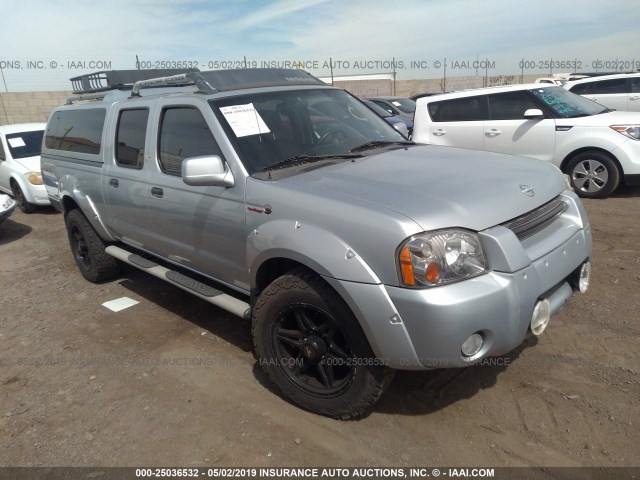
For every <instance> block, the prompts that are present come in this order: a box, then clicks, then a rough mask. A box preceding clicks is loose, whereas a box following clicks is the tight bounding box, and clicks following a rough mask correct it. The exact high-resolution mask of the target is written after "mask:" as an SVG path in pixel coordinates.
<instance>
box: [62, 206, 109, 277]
mask: <svg viewBox="0 0 640 480" xmlns="http://www.w3.org/2000/svg"><path fill="white" fill-rule="evenodd" d="M65 223H66V225H67V234H68V235H69V244H70V245H71V253H72V254H73V258H74V260H75V261H76V264H77V265H78V268H79V269H80V273H82V276H83V277H84V278H86V279H87V280H89V281H90V282H94V283H97V282H101V281H103V280H108V279H110V278H113V277H115V276H116V275H118V274H119V273H120V271H121V269H122V264H121V263H120V262H119V261H118V260H116V259H115V258H114V257H112V256H111V255H108V254H107V253H106V252H105V248H106V247H107V245H108V244H107V243H106V242H105V241H104V240H102V238H100V236H99V235H98V234H97V232H96V231H95V230H94V229H93V227H92V226H91V224H90V223H89V221H88V220H87V219H86V217H85V216H84V215H83V214H82V212H81V211H80V210H78V209H74V210H71V211H70V212H69V213H67V215H66V216H65Z"/></svg>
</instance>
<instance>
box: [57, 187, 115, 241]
mask: <svg viewBox="0 0 640 480" xmlns="http://www.w3.org/2000/svg"><path fill="white" fill-rule="evenodd" d="M58 192H59V198H60V203H61V205H62V206H63V208H64V213H65V215H66V213H67V208H66V207H65V206H64V205H65V203H66V199H67V198H69V199H71V200H72V201H73V202H74V203H75V204H77V205H78V207H80V210H81V211H82V213H83V214H84V216H85V217H86V218H87V220H88V221H89V223H90V224H91V226H92V227H93V228H94V230H95V231H96V232H97V233H98V235H99V236H100V237H101V238H102V239H103V240H106V241H108V242H115V241H116V238H114V237H113V236H112V235H111V233H109V230H108V229H107V227H106V226H105V225H104V223H103V222H102V218H101V217H100V214H99V213H98V209H97V208H96V206H95V203H94V202H93V200H91V198H90V197H89V196H88V195H86V194H85V193H84V192H83V191H82V189H81V188H80V186H79V185H78V181H77V178H75V177H74V176H72V175H64V176H62V177H60V178H59V179H58Z"/></svg>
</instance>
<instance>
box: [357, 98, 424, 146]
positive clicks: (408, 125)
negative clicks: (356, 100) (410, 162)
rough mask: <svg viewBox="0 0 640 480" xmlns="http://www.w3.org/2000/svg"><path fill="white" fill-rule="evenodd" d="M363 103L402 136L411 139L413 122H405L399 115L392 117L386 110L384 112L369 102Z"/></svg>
mask: <svg viewBox="0 0 640 480" xmlns="http://www.w3.org/2000/svg"><path fill="white" fill-rule="evenodd" d="M363 102H364V104H365V105H366V106H367V107H369V108H371V110H373V111H374V112H376V113H377V114H378V115H380V116H381V117H382V118H384V120H385V121H386V122H387V123H388V124H389V125H391V126H392V127H394V128H395V129H396V130H398V131H399V132H400V133H401V134H402V135H404V136H405V137H406V138H411V132H412V131H413V122H412V121H411V120H407V119H406V118H403V117H401V116H400V115H393V114H392V113H389V111H388V110H385V109H384V108H382V107H381V106H379V105H377V104H376V103H374V102H372V101H371V100H363Z"/></svg>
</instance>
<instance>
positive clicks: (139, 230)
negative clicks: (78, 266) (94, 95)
mask: <svg viewBox="0 0 640 480" xmlns="http://www.w3.org/2000/svg"><path fill="white" fill-rule="evenodd" d="M150 112H151V109H150V107H149V106H147V105H144V104H142V105H141V104H139V105H137V106H136V105H135V104H131V103H128V104H127V105H126V107H122V106H118V107H115V108H114V110H113V111H112V112H111V115H112V117H111V119H110V121H109V124H110V125H111V126H112V127H111V130H110V131H109V133H108V135H109V138H110V139H111V141H109V142H108V145H109V147H108V149H107V150H106V152H105V167H106V170H105V175H103V177H102V182H103V186H102V188H103V191H104V192H105V199H106V201H107V204H108V208H107V209H106V211H107V216H108V221H107V224H108V225H109V226H110V228H111V229H112V230H114V231H115V232H114V233H115V234H116V235H117V236H118V237H120V238H121V239H122V241H123V242H125V243H128V244H131V245H134V246H136V247H139V248H144V249H147V250H152V248H151V244H152V243H153V237H154V235H153V232H152V230H151V226H152V222H151V221H150V219H149V215H148V212H147V199H146V191H147V189H148V188H149V187H148V176H149V161H150V156H149V152H150V149H151V143H150V141H149V138H148V137H149V135H148V134H149V132H150V128H149V118H150Z"/></svg>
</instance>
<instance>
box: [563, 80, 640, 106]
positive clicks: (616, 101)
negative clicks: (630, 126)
mask: <svg viewBox="0 0 640 480" xmlns="http://www.w3.org/2000/svg"><path fill="white" fill-rule="evenodd" d="M564 88H566V89H567V90H569V91H570V92H571V93H575V94H577V95H582V96H583V97H586V98H588V99H590V100H593V101H594V102H598V103H599V104H601V105H604V106H605V107H609V108H612V109H614V110H626V111H630V112H640V72H638V73H623V74H619V75H606V76H601V77H591V78H583V79H581V80H574V81H571V82H568V83H566V84H565V85H564Z"/></svg>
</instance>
